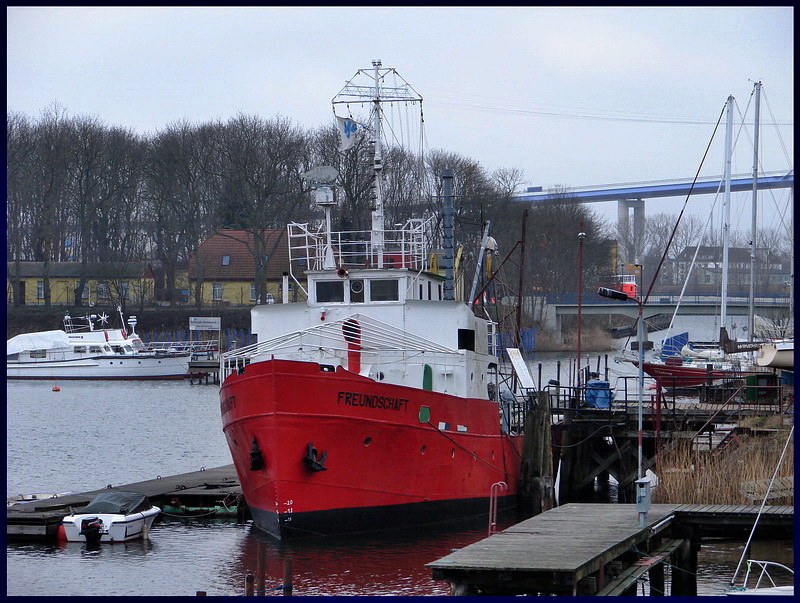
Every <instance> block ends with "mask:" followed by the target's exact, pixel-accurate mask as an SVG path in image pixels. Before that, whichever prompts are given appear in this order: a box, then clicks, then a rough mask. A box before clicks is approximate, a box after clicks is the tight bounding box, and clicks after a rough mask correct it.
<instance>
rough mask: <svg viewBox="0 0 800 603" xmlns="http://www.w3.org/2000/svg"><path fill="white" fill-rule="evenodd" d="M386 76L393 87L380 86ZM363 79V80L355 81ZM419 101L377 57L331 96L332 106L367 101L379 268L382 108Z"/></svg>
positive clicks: (380, 264) (374, 235) (373, 236)
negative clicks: (392, 77) (371, 146)
mask: <svg viewBox="0 0 800 603" xmlns="http://www.w3.org/2000/svg"><path fill="white" fill-rule="evenodd" d="M388 75H393V76H395V78H396V83H395V85H393V86H386V85H384V81H385V79H386V77H387V76H388ZM359 82H363V83H359ZM400 101H402V102H404V103H415V102H419V103H422V97H421V96H420V95H419V94H417V92H416V91H415V90H414V89H413V88H412V87H411V86H410V85H409V84H408V82H406V81H405V80H404V79H403V78H402V77H401V76H400V75H399V74H398V73H397V72H396V71H395V70H394V69H392V68H385V67H382V65H381V61H380V59H376V60H374V61H372V69H371V70H368V69H359V70H358V72H356V74H355V75H354V76H353V77H352V78H351V79H350V80H349V81H348V82H347V83H346V84H345V86H344V88H342V90H341V91H340V92H339V94H337V95H336V96H335V97H334V98H333V105H334V108H335V105H337V104H347V105H349V104H350V103H359V104H363V103H371V105H372V115H371V117H370V130H371V132H370V137H371V142H372V145H373V163H372V170H373V186H372V193H373V199H372V233H371V240H372V251H373V253H374V254H375V261H376V262H377V265H378V267H379V268H383V253H384V230H385V224H384V212H383V190H382V171H383V107H382V104H384V103H387V102H388V103H391V102H400Z"/></svg>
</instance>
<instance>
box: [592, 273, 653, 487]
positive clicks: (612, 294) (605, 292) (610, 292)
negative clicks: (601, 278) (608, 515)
mask: <svg viewBox="0 0 800 603" xmlns="http://www.w3.org/2000/svg"><path fill="white" fill-rule="evenodd" d="M597 294H598V295H600V296H602V297H608V298H609V299H618V300H620V301H632V302H636V304H637V305H638V306H639V321H638V324H637V329H636V332H637V337H638V339H639V396H638V402H639V434H638V440H639V449H638V452H639V457H638V462H639V465H638V469H637V478H638V479H642V478H643V477H644V471H642V466H643V465H642V405H643V392H644V320H643V319H642V314H643V306H642V300H641V299H640V298H638V297H630V296H629V295H628V294H627V293H623V292H622V291H617V290H616V289H607V288H606V287H600V288H599V289H598V290H597Z"/></svg>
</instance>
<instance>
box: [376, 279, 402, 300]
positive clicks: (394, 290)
mask: <svg viewBox="0 0 800 603" xmlns="http://www.w3.org/2000/svg"><path fill="white" fill-rule="evenodd" d="M369 291H370V300H371V301H397V300H399V299H400V294H399V293H398V285H397V279H392V280H383V279H373V280H370V282H369Z"/></svg>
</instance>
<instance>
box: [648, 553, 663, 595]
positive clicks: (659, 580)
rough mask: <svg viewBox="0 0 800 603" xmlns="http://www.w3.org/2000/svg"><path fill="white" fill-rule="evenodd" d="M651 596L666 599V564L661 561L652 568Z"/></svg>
mask: <svg viewBox="0 0 800 603" xmlns="http://www.w3.org/2000/svg"><path fill="white" fill-rule="evenodd" d="M649 574H650V596H651V597H664V596H666V593H665V592H664V564H663V563H661V562H660V561H659V562H658V563H656V564H654V565H653V566H651V567H650V571H649Z"/></svg>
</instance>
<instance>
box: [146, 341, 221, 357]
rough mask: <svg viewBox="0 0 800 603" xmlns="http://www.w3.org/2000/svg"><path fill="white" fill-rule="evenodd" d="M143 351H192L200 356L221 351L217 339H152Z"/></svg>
mask: <svg viewBox="0 0 800 603" xmlns="http://www.w3.org/2000/svg"><path fill="white" fill-rule="evenodd" d="M142 351H145V352H178V353H186V352H190V353H192V354H194V355H197V356H200V355H203V354H207V355H209V356H211V355H213V354H214V353H216V352H217V351H219V342H218V341H217V340H216V339H211V340H208V341H151V342H150V343H146V344H144V347H143V348H142Z"/></svg>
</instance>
